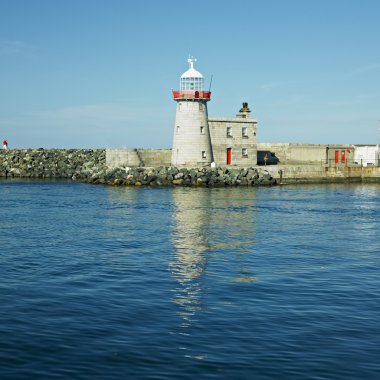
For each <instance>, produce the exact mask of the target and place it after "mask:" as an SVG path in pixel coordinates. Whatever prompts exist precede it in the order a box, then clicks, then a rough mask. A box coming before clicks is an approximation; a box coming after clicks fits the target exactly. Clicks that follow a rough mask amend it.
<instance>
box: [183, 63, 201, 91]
mask: <svg viewBox="0 0 380 380" xmlns="http://www.w3.org/2000/svg"><path fill="white" fill-rule="evenodd" d="M196 61H197V60H196V59H195V58H193V57H191V58H189V59H188V60H187V62H188V63H189V69H188V70H187V71H185V72H184V73H183V74H182V75H181V80H180V90H181V91H203V84H204V79H203V75H202V74H201V73H200V72H199V71H198V70H195V68H194V62H196Z"/></svg>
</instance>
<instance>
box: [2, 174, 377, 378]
mask: <svg viewBox="0 0 380 380" xmlns="http://www.w3.org/2000/svg"><path fill="white" fill-rule="evenodd" d="M379 215H380V185H378V184H373V185H371V184H366V185H363V184H355V185H353V184H350V185H345V184H339V185H338V184H336V185H334V184H332V185H307V186H283V187H271V188H248V187H247V188H223V189H204V188H138V189H136V188H127V187H106V186H99V185H96V186H95V185H87V184H81V183H74V182H65V181H56V182H51V181H25V180H13V181H10V180H2V181H0V232H1V235H0V237H1V240H0V242H1V247H0V251H1V252H0V378H1V379H292V380H293V379H379V378H380V238H379V231H380V218H379Z"/></svg>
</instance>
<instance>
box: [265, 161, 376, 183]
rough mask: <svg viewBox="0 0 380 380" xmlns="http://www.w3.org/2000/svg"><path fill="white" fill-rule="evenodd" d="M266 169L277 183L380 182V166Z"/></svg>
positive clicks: (320, 166)
mask: <svg viewBox="0 0 380 380" xmlns="http://www.w3.org/2000/svg"><path fill="white" fill-rule="evenodd" d="M262 168H263V170H264V171H266V172H267V173H268V174H270V175H271V177H273V178H274V179H275V180H276V181H277V183H281V184H291V183H336V182H350V181H352V182H380V167H379V166H374V167H350V166H344V165H339V166H336V167H329V166H327V165H304V164H301V165H273V166H265V167H264V166H263V167H262Z"/></svg>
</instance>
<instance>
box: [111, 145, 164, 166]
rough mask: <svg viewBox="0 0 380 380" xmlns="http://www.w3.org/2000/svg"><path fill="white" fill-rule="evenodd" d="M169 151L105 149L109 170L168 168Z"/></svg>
mask: <svg viewBox="0 0 380 380" xmlns="http://www.w3.org/2000/svg"><path fill="white" fill-rule="evenodd" d="M170 160H171V149H129V148H120V149H106V164H107V166H108V167H110V168H118V167H144V166H146V167H151V166H170Z"/></svg>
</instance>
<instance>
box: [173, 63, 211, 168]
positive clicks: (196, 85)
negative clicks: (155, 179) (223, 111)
mask: <svg viewBox="0 0 380 380" xmlns="http://www.w3.org/2000/svg"><path fill="white" fill-rule="evenodd" d="M187 62H188V63H189V69H188V70H187V71H185V72H184V73H183V74H182V75H181V78H180V89H179V91H178V90H173V99H174V101H175V102H176V103H177V110H176V117H175V124H174V136H173V147H172V158H171V164H172V165H173V166H188V167H189V166H194V167H202V166H208V165H210V164H211V163H212V162H213V161H214V159H213V154H212V146H211V138H210V130H209V126H208V115H207V102H208V101H209V100H210V99H211V92H210V91H204V78H203V75H202V74H201V73H200V72H199V71H197V70H196V69H195V68H194V63H195V62H196V59H194V58H193V57H191V58H189V59H188V60H187Z"/></svg>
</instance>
